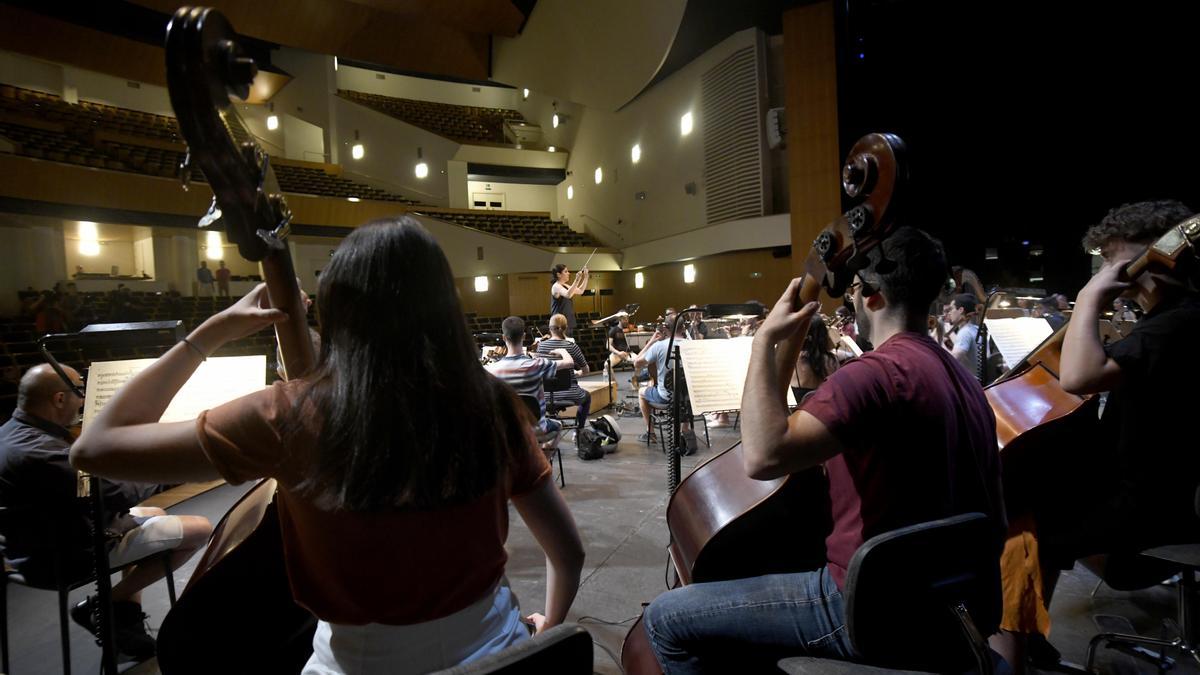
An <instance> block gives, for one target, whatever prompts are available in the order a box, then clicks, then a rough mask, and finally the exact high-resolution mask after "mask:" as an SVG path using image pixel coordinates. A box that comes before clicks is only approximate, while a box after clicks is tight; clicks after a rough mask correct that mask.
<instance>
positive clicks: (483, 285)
mask: <svg viewBox="0 0 1200 675" xmlns="http://www.w3.org/2000/svg"><path fill="white" fill-rule="evenodd" d="M487 289H488V278H487V277H475V292H476V293H487Z"/></svg>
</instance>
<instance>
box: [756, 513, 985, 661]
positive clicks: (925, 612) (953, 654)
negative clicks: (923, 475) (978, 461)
mask: <svg viewBox="0 0 1200 675" xmlns="http://www.w3.org/2000/svg"><path fill="white" fill-rule="evenodd" d="M998 536H999V535H998V532H997V530H996V525H995V523H993V522H992V521H990V520H988V518H987V517H986V516H984V515H983V514H982V513H968V514H963V515H959V516H954V517H952V518H945V519H943V520H935V521H933V522H928V523H921V524H919V525H913V526H911V527H905V528H901V529H899V530H893V531H891V532H886V533H884V534H881V535H879V536H876V537H872V538H871V539H870V540H868V541H867V542H866V543H864V544H863V545H862V546H860V547H859V549H858V551H857V552H856V553H855V554H854V557H853V558H852V559H851V560H850V569H849V570H848V571H847V573H846V583H845V587H844V588H843V596H844V599H845V607H846V628H847V630H848V631H849V638H850V644H851V646H852V647H853V648H854V651H855V653H856V654H857V659H856V661H855V662H849V661H834V660H830V659H819V658H813V657H793V658H787V659H783V660H782V661H780V662H779V667H780V668H781V669H782V670H783V671H784V672H787V673H793V674H797V673H804V674H821V675H830V674H839V675H840V674H843V673H844V674H847V675H848V674H850V673H894V672H898V671H899V672H919V673H926V672H934V673H964V672H976V673H981V674H982V675H992V673H993V671H994V661H993V659H994V658H997V657H995V656H994V653H993V652H992V651H991V650H990V649H988V646H987V641H986V639H985V638H984V637H983V636H985V635H991V634H992V633H994V632H995V631H996V628H997V626H998V625H999V623H1000V611H1001V597H1000V550H999V544H998V541H997V540H998Z"/></svg>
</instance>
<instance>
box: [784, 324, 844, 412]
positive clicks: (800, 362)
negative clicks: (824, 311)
mask: <svg viewBox="0 0 1200 675" xmlns="http://www.w3.org/2000/svg"><path fill="white" fill-rule="evenodd" d="M821 318H822V317H820V316H819V315H818V317H817V320H816V321H812V322H810V323H809V324H808V334H807V335H805V336H804V345H803V346H802V347H801V348H800V358H798V359H796V368H795V370H794V372H793V373H792V393H793V394H794V395H795V397H796V403H797V404H799V403H801V402H802V401H804V397H805V396H807V395H808V394H810V393H812V392H814V391H816V390H817V387H819V386H821V383H822V382H824V381H825V380H826V379H828V378H829V376H830V375H832V374H833V372H834V371H835V370H837V369H838V359H837V356H836V355H835V354H834V344H833V340H831V339H830V337H829V327H828V326H827V325H825V322H824V321H823V320H821Z"/></svg>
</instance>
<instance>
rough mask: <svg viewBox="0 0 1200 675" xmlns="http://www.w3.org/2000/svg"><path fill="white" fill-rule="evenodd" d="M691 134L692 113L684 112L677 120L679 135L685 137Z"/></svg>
mask: <svg viewBox="0 0 1200 675" xmlns="http://www.w3.org/2000/svg"><path fill="white" fill-rule="evenodd" d="M690 133H692V113H690V112H686V113H684V114H683V117H680V118H679V134H680V135H681V136H687V135H688V134H690Z"/></svg>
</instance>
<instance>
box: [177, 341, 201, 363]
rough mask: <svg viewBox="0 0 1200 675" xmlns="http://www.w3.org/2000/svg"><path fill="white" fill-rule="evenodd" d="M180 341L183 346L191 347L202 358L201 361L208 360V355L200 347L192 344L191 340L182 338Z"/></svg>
mask: <svg viewBox="0 0 1200 675" xmlns="http://www.w3.org/2000/svg"><path fill="white" fill-rule="evenodd" d="M179 341H180V342H182V343H183V344H185V345H187V346H188V347H191V348H192V351H194V352H196V355H197V356H199V357H200V360H201V361H207V360H208V355H206V354H205V353H204V352H203V351H201V350H200V348H199V347H197V346H196V345H194V344H192V341H191V340H189V339H187V338H181V339H180V340H179Z"/></svg>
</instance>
